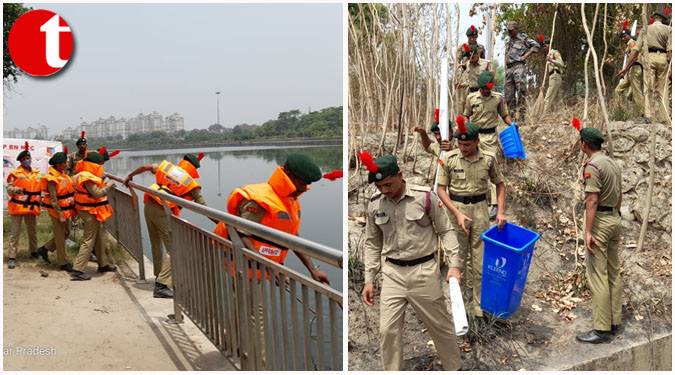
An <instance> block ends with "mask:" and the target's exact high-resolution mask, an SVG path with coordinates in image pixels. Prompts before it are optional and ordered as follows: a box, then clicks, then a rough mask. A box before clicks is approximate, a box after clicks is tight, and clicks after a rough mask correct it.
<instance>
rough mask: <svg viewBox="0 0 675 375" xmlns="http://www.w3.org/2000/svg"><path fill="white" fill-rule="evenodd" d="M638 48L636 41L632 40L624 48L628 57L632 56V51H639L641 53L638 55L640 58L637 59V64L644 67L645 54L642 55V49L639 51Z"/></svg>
mask: <svg viewBox="0 0 675 375" xmlns="http://www.w3.org/2000/svg"><path fill="white" fill-rule="evenodd" d="M636 46H637V42H636V41H635V39H633V38H631V39H630V40H628V43H626V48H624V53H625V54H626V55H627V56H630V53H631V51H639V52H640V53H639V54H638V58H637V60H635V63H636V64H640V65H643V64H644V54H643V53H642V49H637V47H636ZM643 66H644V65H643Z"/></svg>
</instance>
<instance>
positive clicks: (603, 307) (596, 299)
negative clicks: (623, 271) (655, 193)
mask: <svg viewBox="0 0 675 375" xmlns="http://www.w3.org/2000/svg"><path fill="white" fill-rule="evenodd" d="M591 234H592V235H593V237H594V238H595V240H596V241H597V242H598V246H594V247H593V249H594V250H595V254H591V253H590V252H588V251H587V253H586V278H587V279H588V288H589V289H590V290H591V294H592V296H593V329H596V330H600V331H609V330H610V329H611V325H612V324H614V325H619V324H621V275H620V274H619V240H620V239H621V217H620V216H619V215H618V214H617V213H601V212H598V213H597V214H596V216H595V221H594V222H593V229H592V230H591Z"/></svg>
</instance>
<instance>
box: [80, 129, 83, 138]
mask: <svg viewBox="0 0 675 375" xmlns="http://www.w3.org/2000/svg"><path fill="white" fill-rule="evenodd" d="M80 138H84V130H82V134H80Z"/></svg>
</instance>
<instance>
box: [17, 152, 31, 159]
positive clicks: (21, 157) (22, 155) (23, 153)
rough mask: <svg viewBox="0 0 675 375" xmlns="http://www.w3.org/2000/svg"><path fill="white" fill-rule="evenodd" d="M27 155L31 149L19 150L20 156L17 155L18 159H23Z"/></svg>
mask: <svg viewBox="0 0 675 375" xmlns="http://www.w3.org/2000/svg"><path fill="white" fill-rule="evenodd" d="M26 156H30V151H28V150H23V151H21V152H19V156H17V157H16V160H18V161H21V159H23V158H24V157H26Z"/></svg>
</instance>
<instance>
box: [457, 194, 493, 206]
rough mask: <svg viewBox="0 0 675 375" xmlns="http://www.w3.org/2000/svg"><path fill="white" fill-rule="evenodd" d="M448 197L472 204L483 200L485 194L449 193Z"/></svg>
mask: <svg viewBox="0 0 675 375" xmlns="http://www.w3.org/2000/svg"><path fill="white" fill-rule="evenodd" d="M450 199H452V200H453V201H455V202H460V203H464V204H474V203H478V202H482V201H484V200H485V194H481V195H473V196H466V197H464V196H461V195H455V194H452V193H450Z"/></svg>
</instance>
